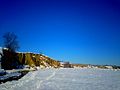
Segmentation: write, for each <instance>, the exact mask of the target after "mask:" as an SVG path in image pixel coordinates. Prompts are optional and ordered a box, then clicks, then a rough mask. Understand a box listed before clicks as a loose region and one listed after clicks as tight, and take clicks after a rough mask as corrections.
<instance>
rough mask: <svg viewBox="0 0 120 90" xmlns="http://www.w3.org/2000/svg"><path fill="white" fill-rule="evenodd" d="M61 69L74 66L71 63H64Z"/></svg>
mask: <svg viewBox="0 0 120 90" xmlns="http://www.w3.org/2000/svg"><path fill="white" fill-rule="evenodd" d="M61 67H63V68H72V65H71V64H70V63H69V62H62V63H61Z"/></svg>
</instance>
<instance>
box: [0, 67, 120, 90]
mask: <svg viewBox="0 0 120 90" xmlns="http://www.w3.org/2000/svg"><path fill="white" fill-rule="evenodd" d="M0 90H120V71H112V70H102V69H101V70H100V69H72V68H71V69H41V70H38V71H34V72H29V73H28V74H27V75H25V76H24V77H23V78H21V79H19V80H18V81H11V82H6V83H3V84H1V85H0Z"/></svg>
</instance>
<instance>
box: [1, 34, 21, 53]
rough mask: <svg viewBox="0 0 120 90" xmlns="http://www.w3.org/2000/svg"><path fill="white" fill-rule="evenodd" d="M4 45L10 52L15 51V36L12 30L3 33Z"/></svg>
mask: <svg viewBox="0 0 120 90" xmlns="http://www.w3.org/2000/svg"><path fill="white" fill-rule="evenodd" d="M3 38H4V46H5V47H6V48H8V50H10V51H11V52H15V51H16V50H17V49H18V48H19V45H18V41H17V36H16V35H15V34H14V33H12V32H7V33H5V34H4V35H3Z"/></svg>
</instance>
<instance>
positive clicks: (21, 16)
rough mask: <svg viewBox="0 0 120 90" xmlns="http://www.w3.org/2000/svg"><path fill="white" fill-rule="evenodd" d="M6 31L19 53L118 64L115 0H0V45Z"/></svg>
mask: <svg viewBox="0 0 120 90" xmlns="http://www.w3.org/2000/svg"><path fill="white" fill-rule="evenodd" d="M8 31H10V32H14V33H15V34H16V35H17V36H18V40H19V44H20V49H19V51H22V52H26V51H30V52H36V53H39V52H42V53H44V54H46V55H48V56H50V57H52V58H54V59H56V60H63V61H70V62H72V63H84V64H115V65H120V1H119V0H32V1H31V0H0V46H2V42H3V41H2V36H3V34H4V33H5V32H8Z"/></svg>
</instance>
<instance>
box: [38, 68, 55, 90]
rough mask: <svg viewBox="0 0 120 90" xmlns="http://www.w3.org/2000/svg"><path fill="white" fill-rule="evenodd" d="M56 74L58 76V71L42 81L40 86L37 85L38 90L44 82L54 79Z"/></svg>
mask: <svg viewBox="0 0 120 90" xmlns="http://www.w3.org/2000/svg"><path fill="white" fill-rule="evenodd" d="M55 74H56V70H55V71H54V72H53V73H52V74H51V75H50V76H48V77H46V79H44V80H42V81H40V82H39V84H37V89H39V88H40V86H41V84H42V83H43V82H45V81H48V80H50V79H51V78H53V77H54V76H55Z"/></svg>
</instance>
